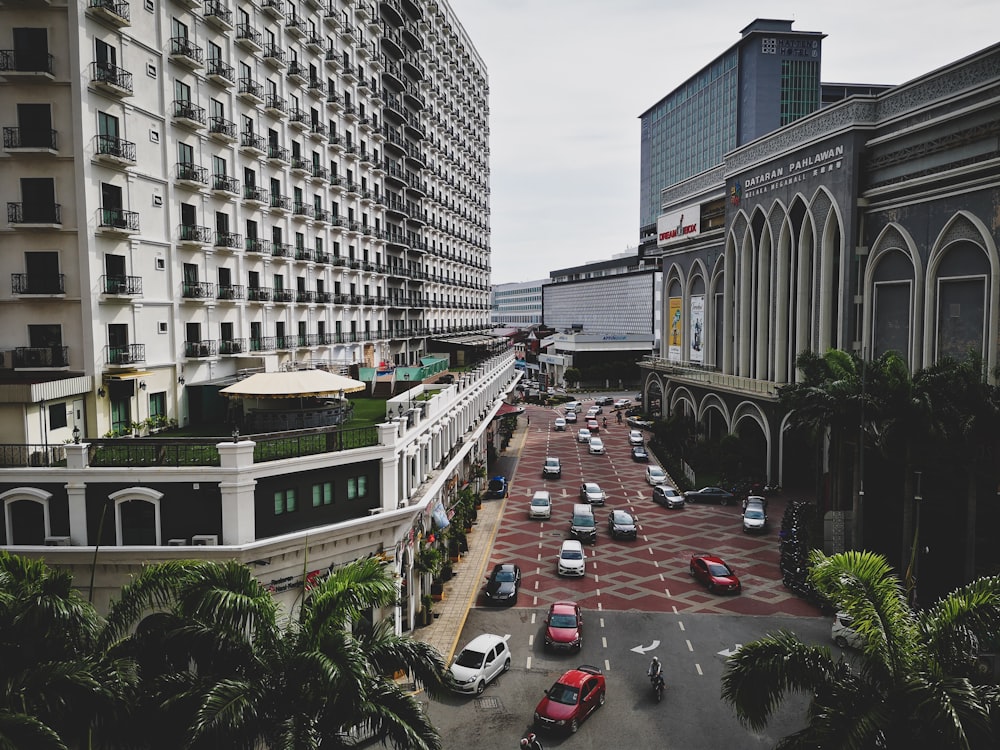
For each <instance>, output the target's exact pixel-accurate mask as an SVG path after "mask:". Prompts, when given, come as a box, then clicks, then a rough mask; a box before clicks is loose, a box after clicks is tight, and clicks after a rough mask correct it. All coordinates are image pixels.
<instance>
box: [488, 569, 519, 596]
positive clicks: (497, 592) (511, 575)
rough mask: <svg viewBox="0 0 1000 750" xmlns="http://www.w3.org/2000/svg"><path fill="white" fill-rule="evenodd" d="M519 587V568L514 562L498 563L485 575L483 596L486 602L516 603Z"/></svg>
mask: <svg viewBox="0 0 1000 750" xmlns="http://www.w3.org/2000/svg"><path fill="white" fill-rule="evenodd" d="M520 588H521V569H520V568H519V567H517V566H516V565H515V564H514V563H499V564H497V565H495V566H494V567H493V572H492V573H490V574H489V575H488V576H486V586H485V588H484V589H483V598H484V600H485V601H486V603H487V604H505V605H511V606H513V605H514V604H517V592H518V590H519V589H520Z"/></svg>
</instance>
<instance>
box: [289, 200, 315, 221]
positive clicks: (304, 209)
mask: <svg viewBox="0 0 1000 750" xmlns="http://www.w3.org/2000/svg"><path fill="white" fill-rule="evenodd" d="M292 214H293V215H295V216H296V217H298V218H300V219H311V218H313V206H312V204H311V203H299V202H296V203H294V204H292Z"/></svg>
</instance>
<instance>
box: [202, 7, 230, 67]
mask: <svg viewBox="0 0 1000 750" xmlns="http://www.w3.org/2000/svg"><path fill="white" fill-rule="evenodd" d="M226 12H227V13H228V12H229V11H226ZM205 72H206V73H208V75H209V76H211V77H213V78H221V79H222V80H223V81H225V82H227V83H236V71H235V70H234V69H233V66H232V65H230V64H229V63H226V62H223V61H222V60H221V59H219V58H218V57H210V58H208V66H207V69H206V71H205Z"/></svg>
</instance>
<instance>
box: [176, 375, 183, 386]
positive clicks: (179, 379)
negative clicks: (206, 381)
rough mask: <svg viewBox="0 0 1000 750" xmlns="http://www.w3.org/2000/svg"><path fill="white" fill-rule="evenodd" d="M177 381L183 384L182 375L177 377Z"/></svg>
mask: <svg viewBox="0 0 1000 750" xmlns="http://www.w3.org/2000/svg"><path fill="white" fill-rule="evenodd" d="M177 382H178V383H180V384H181V385H184V376H183V375H181V376H180V377H179V378H177Z"/></svg>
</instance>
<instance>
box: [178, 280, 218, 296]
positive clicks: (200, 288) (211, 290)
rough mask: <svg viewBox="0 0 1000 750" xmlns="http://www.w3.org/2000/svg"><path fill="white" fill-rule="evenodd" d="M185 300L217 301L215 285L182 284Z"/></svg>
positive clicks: (207, 283)
mask: <svg viewBox="0 0 1000 750" xmlns="http://www.w3.org/2000/svg"><path fill="white" fill-rule="evenodd" d="M181 297H183V298H184V299H205V300H208V299H215V284H213V283H212V282H211V281H185V282H184V283H182V284H181Z"/></svg>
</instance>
